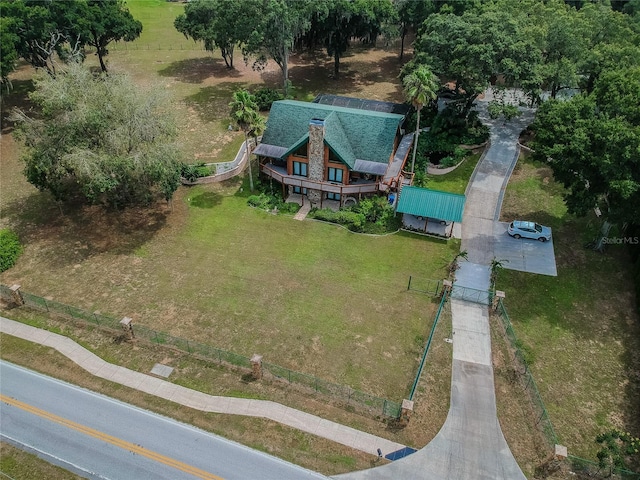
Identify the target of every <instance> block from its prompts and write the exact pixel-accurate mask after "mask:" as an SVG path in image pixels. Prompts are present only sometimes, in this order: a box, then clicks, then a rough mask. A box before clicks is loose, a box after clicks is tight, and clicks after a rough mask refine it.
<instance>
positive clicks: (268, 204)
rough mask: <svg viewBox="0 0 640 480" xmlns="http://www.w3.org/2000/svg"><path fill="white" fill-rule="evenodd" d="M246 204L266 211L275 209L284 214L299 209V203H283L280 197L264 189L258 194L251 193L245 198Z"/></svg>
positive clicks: (292, 212)
mask: <svg viewBox="0 0 640 480" xmlns="http://www.w3.org/2000/svg"><path fill="white" fill-rule="evenodd" d="M247 204H248V205H250V206H252V207H256V208H261V209H263V210H267V211H272V210H275V209H277V210H278V213H285V214H294V213H296V212H297V211H298V210H300V205H298V204H297V203H285V202H283V201H282V200H281V199H280V197H278V196H276V195H272V194H270V193H267V192H264V191H263V192H262V193H260V194H258V195H251V196H250V197H249V198H247Z"/></svg>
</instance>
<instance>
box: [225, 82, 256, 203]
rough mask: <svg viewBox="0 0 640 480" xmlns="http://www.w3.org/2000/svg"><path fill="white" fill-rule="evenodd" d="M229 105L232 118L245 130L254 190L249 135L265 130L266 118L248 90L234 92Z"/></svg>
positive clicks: (250, 177) (250, 182)
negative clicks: (261, 114) (262, 115)
mask: <svg viewBox="0 0 640 480" xmlns="http://www.w3.org/2000/svg"><path fill="white" fill-rule="evenodd" d="M229 107H230V108H231V120H232V121H233V122H234V124H235V125H237V126H238V128H240V129H241V130H242V131H243V132H244V145H245V151H246V153H247V163H248V166H249V189H250V190H251V191H253V174H252V172H251V150H250V149H249V135H250V134H251V133H252V132H254V131H257V130H264V119H263V118H262V117H261V116H260V114H259V113H258V104H257V103H256V100H255V97H254V96H253V95H251V94H250V93H249V92H248V91H246V90H238V91H237V92H234V94H233V101H232V102H231V103H229ZM256 136H257V135H256Z"/></svg>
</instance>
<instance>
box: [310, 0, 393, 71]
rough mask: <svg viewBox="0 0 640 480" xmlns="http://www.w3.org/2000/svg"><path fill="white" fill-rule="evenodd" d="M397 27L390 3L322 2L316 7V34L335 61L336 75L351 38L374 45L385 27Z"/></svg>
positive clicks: (373, 0) (364, 0)
mask: <svg viewBox="0 0 640 480" xmlns="http://www.w3.org/2000/svg"><path fill="white" fill-rule="evenodd" d="M395 23H397V12H396V11H395V9H394V7H393V4H392V3H391V1H390V0H323V1H321V2H320V1H318V2H317V3H316V18H315V27H316V28H317V30H318V32H316V33H317V34H318V35H319V36H320V37H321V38H322V39H323V45H324V47H325V48H326V50H327V55H329V56H332V57H333V65H334V66H333V74H334V77H335V78H338V75H339V74H340V58H342V55H343V54H344V53H345V52H346V51H347V49H348V48H349V42H350V41H351V39H352V38H360V39H365V40H367V41H368V42H370V43H374V42H375V39H376V38H377V36H378V35H379V34H380V33H381V32H382V31H383V30H384V29H385V26H386V25H391V24H395Z"/></svg>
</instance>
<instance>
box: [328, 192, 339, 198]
mask: <svg viewBox="0 0 640 480" xmlns="http://www.w3.org/2000/svg"><path fill="white" fill-rule="evenodd" d="M327 200H340V194H339V193H331V192H328V193H327Z"/></svg>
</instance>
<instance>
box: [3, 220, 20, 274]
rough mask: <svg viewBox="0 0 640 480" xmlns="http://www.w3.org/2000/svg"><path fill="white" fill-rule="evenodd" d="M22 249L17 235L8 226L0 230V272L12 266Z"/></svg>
mask: <svg viewBox="0 0 640 480" xmlns="http://www.w3.org/2000/svg"><path fill="white" fill-rule="evenodd" d="M22 250H23V248H22V244H21V243H20V239H19V238H18V235H16V234H15V233H14V232H13V231H11V230H9V229H8V228H3V229H2V230H0V272H4V271H5V270H9V269H10V268H11V267H13V266H14V265H15V264H16V261H17V260H18V257H19V256H20V254H22Z"/></svg>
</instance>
